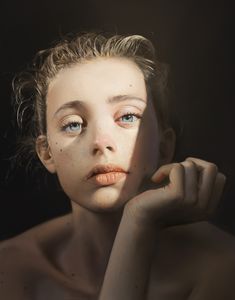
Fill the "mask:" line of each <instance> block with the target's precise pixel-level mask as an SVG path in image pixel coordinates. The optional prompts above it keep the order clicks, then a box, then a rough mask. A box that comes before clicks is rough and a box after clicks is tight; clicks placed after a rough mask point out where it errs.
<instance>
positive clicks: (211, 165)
mask: <svg viewBox="0 0 235 300" xmlns="http://www.w3.org/2000/svg"><path fill="white" fill-rule="evenodd" d="M207 169H208V171H209V172H213V173H217V172H218V167H217V165H216V164H214V163H208V165H207Z"/></svg>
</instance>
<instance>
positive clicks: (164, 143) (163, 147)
mask: <svg viewBox="0 0 235 300" xmlns="http://www.w3.org/2000/svg"><path fill="white" fill-rule="evenodd" d="M175 143H176V134H175V131H174V130H173V128H167V129H165V130H163V132H162V134H161V140H160V145H159V154H160V157H159V167H160V166H162V165H165V164H169V163H171V162H172V159H173V157H174V153H175Z"/></svg>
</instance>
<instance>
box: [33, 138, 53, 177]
mask: <svg viewBox="0 0 235 300" xmlns="http://www.w3.org/2000/svg"><path fill="white" fill-rule="evenodd" d="M36 152H37V154H38V157H39V159H40V161H41V162H42V164H43V165H44V166H45V167H46V169H47V170H48V171H49V172H50V173H56V168H55V164H54V160H53V157H52V154H51V151H50V146H49V145H48V142H47V137H46V136H45V135H40V136H38V137H37V140H36Z"/></svg>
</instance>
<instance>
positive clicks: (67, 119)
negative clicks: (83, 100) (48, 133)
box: [59, 114, 83, 125]
mask: <svg viewBox="0 0 235 300" xmlns="http://www.w3.org/2000/svg"><path fill="white" fill-rule="evenodd" d="M71 122H78V123H83V118H82V117H80V116H79V115H75V114H73V115H66V116H64V117H63V118H62V119H61V120H60V121H59V123H60V125H66V124H67V123H71Z"/></svg>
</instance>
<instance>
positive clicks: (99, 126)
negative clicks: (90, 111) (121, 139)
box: [91, 118, 117, 153]
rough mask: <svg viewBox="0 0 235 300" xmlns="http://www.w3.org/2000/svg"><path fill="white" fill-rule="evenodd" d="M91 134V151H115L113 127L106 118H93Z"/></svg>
mask: <svg viewBox="0 0 235 300" xmlns="http://www.w3.org/2000/svg"><path fill="white" fill-rule="evenodd" d="M92 131H93V135H92V142H91V147H92V153H97V152H102V153H103V152H105V151H107V150H109V151H111V152H114V151H116V149H117V147H116V142H115V140H114V138H113V127H112V126H111V124H109V123H108V120H107V118H106V120H105V118H103V119H102V118H99V119H96V120H94V123H93V129H92Z"/></svg>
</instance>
